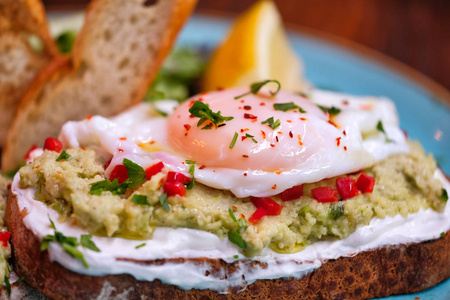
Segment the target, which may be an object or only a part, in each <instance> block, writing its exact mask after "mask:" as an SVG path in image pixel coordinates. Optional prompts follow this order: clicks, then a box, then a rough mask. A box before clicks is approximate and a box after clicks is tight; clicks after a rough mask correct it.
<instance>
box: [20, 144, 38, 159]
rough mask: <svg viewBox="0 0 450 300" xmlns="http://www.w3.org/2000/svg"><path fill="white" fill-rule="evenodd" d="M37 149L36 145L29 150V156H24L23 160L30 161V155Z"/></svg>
mask: <svg viewBox="0 0 450 300" xmlns="http://www.w3.org/2000/svg"><path fill="white" fill-rule="evenodd" d="M36 149H37V146H36V144H34V145H33V146H31V147H30V149H29V150H28V152H27V154H25V155H24V157H23V159H25V160H28V159H29V158H30V154H31V152H33V151H34V150H36Z"/></svg>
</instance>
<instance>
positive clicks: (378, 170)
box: [20, 143, 445, 256]
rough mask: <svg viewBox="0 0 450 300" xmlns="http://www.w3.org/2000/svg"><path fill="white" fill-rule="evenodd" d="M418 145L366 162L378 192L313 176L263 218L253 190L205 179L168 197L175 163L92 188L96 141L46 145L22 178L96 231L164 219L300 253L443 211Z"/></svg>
mask: <svg viewBox="0 0 450 300" xmlns="http://www.w3.org/2000/svg"><path fill="white" fill-rule="evenodd" d="M410 146H411V152H410V153H409V154H399V155H394V156H392V157H390V158H388V159H386V160H384V161H382V162H380V163H378V164H376V165H375V166H373V167H371V168H368V169H366V170H365V172H366V173H367V174H368V175H369V176H372V177H374V178H375V179H376V183H375V188H374V191H373V192H372V193H370V194H360V195H358V196H356V197H353V198H351V199H348V200H345V201H339V202H335V203H319V202H317V201H316V200H315V199H313V198H312V195H311V189H313V188H315V187H319V186H320V187H322V186H330V187H332V186H335V182H336V179H337V178H338V177H336V178H331V179H326V180H322V181H320V182H317V183H313V184H305V185H304V186H303V197H302V198H300V199H299V200H294V201H288V202H282V201H281V199H280V197H278V196H273V197H271V198H272V199H274V200H275V201H276V202H277V203H279V204H281V205H282V206H283V209H282V211H281V214H280V215H279V216H265V217H264V218H262V219H261V221H260V222H258V223H257V224H251V223H249V222H246V221H243V220H248V218H249V217H250V216H251V215H252V214H253V213H254V212H255V210H256V208H255V206H254V205H253V203H252V202H251V201H250V200H249V199H248V198H236V197H235V196H234V195H233V194H231V193H230V192H227V191H222V190H217V189H213V188H209V187H207V186H204V185H202V184H199V183H197V184H196V185H195V187H194V188H192V189H191V190H188V191H187V194H186V196H184V197H180V196H173V197H167V198H165V197H164V194H163V192H162V184H163V182H164V180H165V178H166V176H167V172H168V171H169V170H168V169H167V168H164V169H163V170H162V172H160V173H158V174H156V175H154V176H153V177H152V178H151V180H148V181H145V182H144V183H143V184H142V185H140V186H138V187H134V188H128V189H127V190H126V192H125V193H124V194H123V195H119V194H113V193H111V192H109V191H104V192H102V193H100V194H98V195H93V194H90V193H89V191H90V189H91V185H92V184H93V183H95V182H99V181H101V180H104V179H105V178H104V167H103V165H104V164H105V162H106V161H105V160H104V158H102V157H101V156H100V155H98V154H97V153H96V152H95V151H94V150H93V149H86V150H83V149H68V150H67V153H68V154H69V158H68V159H67V160H59V161H57V158H58V156H59V154H58V153H56V152H52V151H44V154H43V155H42V156H40V157H38V158H36V159H35V160H34V161H33V162H32V163H30V164H28V165H26V166H25V167H23V168H22V169H21V170H20V176H21V180H20V186H21V188H33V189H35V190H36V192H35V198H36V200H39V201H44V202H45V203H46V204H47V205H49V206H50V207H52V208H53V209H55V210H57V211H58V212H59V213H60V215H61V219H62V220H67V221H69V220H70V221H71V222H74V223H76V224H77V225H79V226H80V227H83V228H86V229H87V230H88V231H89V232H90V233H92V234H96V235H102V236H119V237H125V238H130V239H148V238H151V236H152V233H153V231H154V229H155V228H157V227H173V228H177V227H186V228H192V229H198V230H204V231H208V232H211V233H214V234H216V235H217V236H219V237H221V238H225V237H227V236H228V237H230V235H231V236H234V237H236V234H235V233H239V236H240V237H241V238H242V241H243V242H244V243H245V245H246V248H245V249H243V250H244V252H245V254H246V255H249V256H254V255H257V254H258V253H260V252H261V250H262V249H263V248H264V247H266V246H270V247H271V249H273V250H274V251H277V252H281V253H292V252H297V251H300V250H302V249H303V248H304V247H305V246H306V245H308V244H311V243H314V242H315V241H319V240H324V239H336V238H339V239H342V238H345V237H347V236H348V235H350V234H351V233H352V232H354V231H355V230H356V229H357V228H358V227H360V226H364V225H367V224H368V223H369V222H370V220H371V219H372V218H385V217H387V216H395V215H397V214H401V215H403V216H406V215H407V214H410V213H414V212H417V211H419V209H421V208H423V209H426V208H432V209H434V210H437V211H442V210H443V208H444V206H445V202H444V201H443V200H442V199H441V194H442V184H441V183H440V181H438V180H436V179H434V177H433V174H434V171H435V170H436V163H435V161H434V159H433V158H432V156H426V155H425V154H424V151H423V149H422V148H421V146H420V145H419V144H418V143H411V145H410ZM358 175H359V172H358V173H355V174H353V175H350V176H352V177H354V178H356V177H357V176H358ZM143 196H145V197H146V201H144V197H143ZM233 216H234V218H233ZM230 233H231V234H230Z"/></svg>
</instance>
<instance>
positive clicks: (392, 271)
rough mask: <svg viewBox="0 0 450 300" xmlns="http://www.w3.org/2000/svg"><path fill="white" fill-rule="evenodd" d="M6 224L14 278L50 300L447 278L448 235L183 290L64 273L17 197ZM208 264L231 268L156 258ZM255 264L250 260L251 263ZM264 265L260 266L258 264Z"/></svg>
mask: <svg viewBox="0 0 450 300" xmlns="http://www.w3.org/2000/svg"><path fill="white" fill-rule="evenodd" d="M6 222H7V225H8V227H9V229H10V231H11V232H12V237H11V243H12V246H13V258H14V267H15V270H16V272H17V273H18V274H19V276H24V277H25V281H26V282H27V283H28V284H29V285H31V286H33V287H35V288H37V289H38V290H40V291H42V292H43V293H44V294H45V295H46V296H48V297H50V298H53V299H97V298H102V297H119V296H123V297H126V298H127V299H294V298H298V299H369V298H374V297H386V296H389V295H394V294H407V293H414V292H418V291H421V290H424V289H426V288H429V287H431V286H434V285H436V284H438V283H439V282H441V281H443V280H445V279H446V278H448V277H450V268H449V266H450V231H449V232H447V234H446V235H445V236H444V237H442V238H440V239H436V240H431V241H426V242H423V243H418V244H402V245H397V246H391V247H382V248H379V249H376V250H371V251H366V252H361V253H359V254H357V255H355V256H353V257H342V258H338V259H335V260H328V261H326V262H324V263H323V265H322V266H321V267H320V268H318V269H316V270H314V271H313V272H311V273H308V274H306V275H305V276H303V277H302V278H300V279H295V278H279V279H272V280H258V281H256V282H254V283H252V284H250V285H248V286H247V288H246V289H245V290H243V291H242V292H239V293H237V291H231V293H229V294H219V293H218V292H216V291H212V290H195V289H192V290H187V291H185V290H182V289H180V288H178V287H176V286H173V285H168V284H164V283H162V282H161V281H159V280H155V281H152V282H149V281H139V280H137V279H135V278H134V277H132V276H130V275H128V274H121V275H107V276H88V275H82V274H78V273H74V272H72V271H69V270H68V269H66V268H64V267H62V266H61V265H60V264H59V263H57V262H52V261H51V260H50V258H49V254H48V251H47V250H46V251H43V252H41V251H40V249H39V248H40V244H41V241H40V240H38V239H37V238H36V237H35V236H34V235H33V233H32V232H31V231H30V230H28V229H27V228H26V227H25V225H24V224H23V220H22V213H21V212H20V211H19V207H18V204H17V198H16V196H15V195H13V194H12V193H11V194H10V196H9V200H8V203H7V212H6ZM187 260H190V261H191V262H194V263H199V264H200V263H209V264H211V266H212V267H213V269H216V270H219V269H225V270H227V272H229V273H232V272H233V268H235V264H233V263H226V262H224V261H222V260H213V259H206V258H198V259H173V260H155V261H146V262H137V263H146V264H164V263H167V262H169V261H170V262H172V263H174V262H175V263H183V262H185V261H187ZM252 264H255V262H252ZM256 264H259V265H261V266H263V265H262V264H261V263H257V262H256Z"/></svg>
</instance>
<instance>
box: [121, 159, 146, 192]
mask: <svg viewBox="0 0 450 300" xmlns="http://www.w3.org/2000/svg"><path fill="white" fill-rule="evenodd" d="M122 163H123V165H124V166H125V167H126V168H127V171H128V180H129V183H128V187H130V188H132V187H137V186H139V185H141V184H142V183H144V182H145V181H146V180H147V175H146V174H145V170H144V169H143V168H142V167H141V166H140V165H138V164H136V163H134V162H132V161H131V160H129V159H127V158H124V159H123V162H122Z"/></svg>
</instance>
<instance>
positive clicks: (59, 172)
mask: <svg viewBox="0 0 450 300" xmlns="http://www.w3.org/2000/svg"><path fill="white" fill-rule="evenodd" d="M61 161H64V159H62V160H61ZM56 173H58V174H59V175H61V174H62V172H61V171H56Z"/></svg>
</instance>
